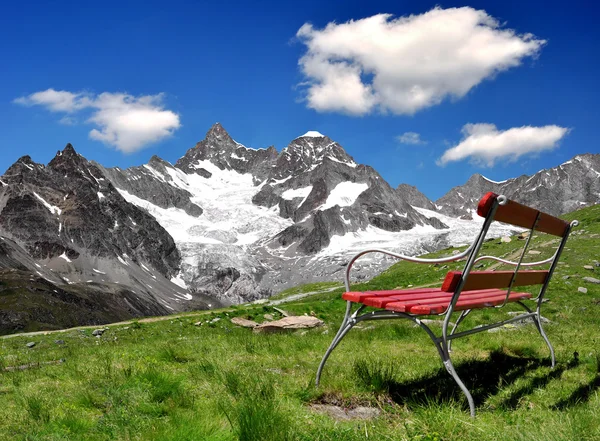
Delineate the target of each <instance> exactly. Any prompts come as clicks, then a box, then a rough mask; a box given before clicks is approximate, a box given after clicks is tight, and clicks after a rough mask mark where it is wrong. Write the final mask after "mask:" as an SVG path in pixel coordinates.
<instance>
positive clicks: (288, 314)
mask: <svg viewBox="0 0 600 441" xmlns="http://www.w3.org/2000/svg"><path fill="white" fill-rule="evenodd" d="M273 309H274V310H275V311H277V312H278V313H279V314H281V315H282V316H284V317H289V316H290V313H289V312H287V311H284V310H283V309H279V308H275V307H274V306H273Z"/></svg>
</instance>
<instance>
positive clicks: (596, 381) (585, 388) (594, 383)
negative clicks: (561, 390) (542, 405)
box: [552, 374, 600, 410]
mask: <svg viewBox="0 0 600 441" xmlns="http://www.w3.org/2000/svg"><path fill="white" fill-rule="evenodd" d="M599 389H600V374H596V376H595V377H594V378H593V379H592V380H591V381H590V382H589V383H587V384H582V385H581V386H579V387H578V388H577V389H575V390H574V391H573V393H572V394H571V395H569V396H568V397H567V398H565V399H564V400H560V401H559V402H558V403H556V404H555V405H554V406H552V408H554V409H556V410H565V409H567V408H569V407H573V406H576V405H578V404H581V403H586V402H587V401H589V399H590V397H591V396H592V395H593V394H594V392H595V391H596V390H599Z"/></svg>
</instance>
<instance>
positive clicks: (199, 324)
mask: <svg viewBox="0 0 600 441" xmlns="http://www.w3.org/2000/svg"><path fill="white" fill-rule="evenodd" d="M194 326H202V322H201V321H200V322H196V323H194Z"/></svg>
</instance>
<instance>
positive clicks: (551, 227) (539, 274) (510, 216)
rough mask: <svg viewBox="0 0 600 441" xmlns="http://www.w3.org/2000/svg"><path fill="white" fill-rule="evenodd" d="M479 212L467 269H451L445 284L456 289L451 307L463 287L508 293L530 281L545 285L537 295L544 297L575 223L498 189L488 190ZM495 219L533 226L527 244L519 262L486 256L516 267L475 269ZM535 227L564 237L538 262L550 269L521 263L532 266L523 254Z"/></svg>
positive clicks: (450, 289)
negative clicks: (478, 228)
mask: <svg viewBox="0 0 600 441" xmlns="http://www.w3.org/2000/svg"><path fill="white" fill-rule="evenodd" d="M477 214H478V215H480V216H482V217H484V218H485V221H484V224H483V227H482V229H481V232H480V233H479V236H478V237H477V239H476V240H475V243H474V244H473V249H472V252H471V255H470V256H469V257H468V258H467V263H466V265H465V269H464V270H463V271H462V272H461V271H450V272H449V273H448V274H447V275H446V278H445V279H444V282H443V284H442V291H445V292H454V293H455V294H454V296H453V301H452V303H451V305H452V308H453V307H454V304H455V303H456V301H457V300H458V297H459V295H460V293H461V292H462V291H471V290H480V289H491V288H496V289H505V288H506V289H507V294H506V295H507V297H508V295H509V294H510V291H511V290H512V288H514V287H517V286H527V285H542V288H541V291H540V294H539V296H538V298H540V299H541V297H543V294H544V292H545V290H546V288H547V286H548V283H549V281H550V278H551V277H552V273H553V272H554V269H555V267H556V264H557V263H558V259H559V257H560V254H561V252H562V250H563V248H564V245H565V242H566V240H567V237H568V236H569V233H570V231H571V227H572V226H573V225H574V224H575V223H573V224H569V223H568V222H566V221H564V220H562V219H559V218H557V217H555V216H552V215H550V214H547V213H544V212H541V211H539V210H536V209H535V208H531V207H528V206H526V205H523V204H520V203H518V202H515V201H511V200H509V199H507V198H506V197H505V196H500V195H498V194H496V193H493V192H489V193H487V194H486V195H485V196H483V198H482V199H481V200H480V202H479V205H478V206H477ZM493 221H499V222H504V223H507V224H510V225H514V226H517V227H522V228H527V229H529V230H530V232H529V235H528V237H527V240H526V241H525V245H524V247H523V250H522V252H521V256H520V258H519V260H518V262H512V261H506V260H503V259H500V258H496V257H492V256H486V257H487V258H491V259H494V260H497V261H500V262H504V263H506V262H508V263H509V264H512V265H514V266H515V269H514V271H472V269H473V267H474V264H475V262H476V260H477V255H478V254H479V251H480V249H481V245H482V244H483V242H484V240H485V236H486V234H487V232H488V229H489V227H490V225H491V223H492V222H493ZM534 231H539V232H542V233H548V234H551V235H554V236H558V237H561V238H562V240H561V242H560V245H559V247H558V249H557V250H556V252H555V253H554V256H552V257H551V258H549V259H545V260H542V261H540V262H538V263H539V264H544V263H545V264H548V263H549V264H550V268H549V269H547V270H535V271H531V270H529V271H527V270H525V271H523V270H520V268H521V266H522V265H523V266H524V265H527V266H530V265H531V263H527V264H523V258H524V256H525V253H526V251H527V247H528V245H529V242H530V240H531V237H532V236H533V232H534Z"/></svg>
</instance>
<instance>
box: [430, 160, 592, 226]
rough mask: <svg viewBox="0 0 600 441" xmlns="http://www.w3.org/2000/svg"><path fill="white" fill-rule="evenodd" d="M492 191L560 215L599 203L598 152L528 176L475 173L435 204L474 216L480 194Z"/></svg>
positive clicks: (457, 214) (446, 210) (446, 211)
mask: <svg viewBox="0 0 600 441" xmlns="http://www.w3.org/2000/svg"><path fill="white" fill-rule="evenodd" d="M488 191H493V192H495V193H498V194H504V195H506V196H507V197H508V198H509V199H514V200H516V201H519V202H521V203H523V204H525V205H529V206H531V207H535V208H538V209H540V210H543V211H545V212H547V213H550V214H553V215H556V216H558V215H560V214H564V213H568V212H570V211H573V210H576V209H579V208H581V207H584V206H588V205H593V204H597V203H599V202H600V154H591V153H586V154H583V155H577V156H575V157H574V158H573V159H571V160H569V161H567V162H565V163H563V164H561V165H559V166H558V167H554V168H551V169H547V170H540V171H539V172H537V173H535V174H534V175H531V176H525V175H523V176H520V177H518V178H513V179H508V180H506V181H502V182H495V181H491V180H489V179H487V178H486V177H484V176H482V175H480V174H475V175H473V176H471V178H470V179H469V180H468V181H467V182H466V183H465V184H464V185H461V186H459V187H454V188H453V189H451V190H450V191H449V192H448V193H446V194H445V195H444V196H442V197H441V198H440V199H438V200H437V201H435V205H436V206H437V208H438V209H439V211H440V212H442V213H444V214H447V215H449V216H454V217H464V218H467V219H470V218H472V217H473V213H474V208H475V207H476V206H477V201H478V200H479V198H480V197H481V195H482V194H484V193H486V192H488Z"/></svg>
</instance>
